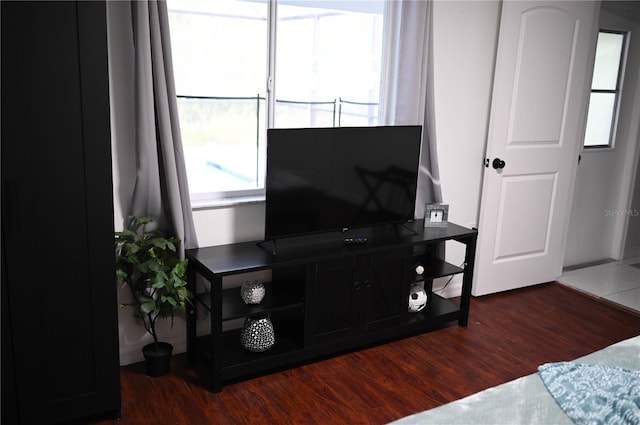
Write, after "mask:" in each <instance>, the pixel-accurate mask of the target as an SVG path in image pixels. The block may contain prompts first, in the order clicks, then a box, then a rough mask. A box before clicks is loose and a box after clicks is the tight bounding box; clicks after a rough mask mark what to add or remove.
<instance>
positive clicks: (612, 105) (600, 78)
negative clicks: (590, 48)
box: [584, 30, 627, 148]
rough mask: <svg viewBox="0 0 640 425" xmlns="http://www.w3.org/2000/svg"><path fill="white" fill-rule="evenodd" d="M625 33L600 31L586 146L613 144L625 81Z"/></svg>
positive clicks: (610, 145)
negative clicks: (622, 87)
mask: <svg viewBox="0 0 640 425" xmlns="http://www.w3.org/2000/svg"><path fill="white" fill-rule="evenodd" d="M626 38H627V37H626V33H625V32H620V31H609V30H600V32H599V33H598V43H597V45H596V59H595V64H594V67H593V80H592V82H591V97H590V99H589V112H588V114H587V128H586V132H585V137H584V147H585V148H609V147H612V146H613V139H614V135H615V128H616V122H617V117H618V103H619V98H620V88H621V84H622V71H623V63H624V54H625V51H626V49H625V44H626Z"/></svg>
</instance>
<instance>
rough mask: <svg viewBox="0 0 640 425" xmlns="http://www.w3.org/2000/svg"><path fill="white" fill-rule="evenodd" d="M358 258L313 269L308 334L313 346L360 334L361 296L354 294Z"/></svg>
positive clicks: (337, 261)
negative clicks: (359, 312)
mask: <svg viewBox="0 0 640 425" xmlns="http://www.w3.org/2000/svg"><path fill="white" fill-rule="evenodd" d="M358 265H359V261H358V259H357V258H347V259H341V260H332V261H325V262H321V263H316V264H315V265H310V266H309V268H310V270H309V282H310V287H309V296H308V300H307V319H308V320H307V324H308V325H307V331H306V332H305V334H306V335H308V336H309V337H310V341H309V342H311V343H314V344H317V343H323V342H328V341H334V340H337V339H340V338H345V337H348V336H351V335H354V334H356V333H357V332H358V316H359V314H358V305H359V300H358V298H357V296H358V295H359V294H358V293H357V292H356V291H355V290H354V282H356V276H357V274H358Z"/></svg>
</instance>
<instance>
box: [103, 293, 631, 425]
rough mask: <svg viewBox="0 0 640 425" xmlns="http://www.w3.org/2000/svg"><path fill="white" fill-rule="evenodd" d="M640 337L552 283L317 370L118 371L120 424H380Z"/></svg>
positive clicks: (608, 311) (180, 367) (491, 299)
mask: <svg viewBox="0 0 640 425" xmlns="http://www.w3.org/2000/svg"><path fill="white" fill-rule="evenodd" d="M639 334H640V316H638V315H636V314H634V313H631V312H629V311H625V310H621V309H618V308H616V307H614V306H611V305H607V304H603V303H601V302H598V301H597V300H595V299H592V298H590V297H588V296H585V295H583V294H580V293H577V292H574V291H572V290H570V289H567V288H564V287H562V286H560V285H558V284H544V285H539V286H535V287H531V288H526V289H521V290H516V291H511V292H507V293H501V294H496V295H489V296H485V297H480V298H474V299H472V302H471V314H470V318H469V325H468V327H466V328H461V327H458V326H451V327H448V328H445V329H441V330H438V331H434V332H431V333H427V334H423V335H419V336H416V337H412V338H407V339H403V340H399V341H396V342H393V343H389V344H385V345H382V346H378V347H374V348H369V349H366V350H363V351H358V352H354V353H350V354H345V355H342V356H339V357H335V358H331V359H327V360H324V361H320V362H316V363H312V364H308V365H304V366H299V367H296V368H292V369H288V370H285V371H281V372H276V373H272V374H269V375H265V376H261V377H258V378H254V379H250V380H247V381H243V382H238V383H232V384H229V385H226V386H225V387H224V388H223V390H222V392H221V393H217V394H212V393H210V392H209V391H208V390H207V388H208V385H209V383H208V379H207V378H206V376H207V374H206V373H205V372H206V370H207V369H206V366H204V365H198V366H196V368H195V369H200V370H202V371H203V374H202V375H199V374H198V372H197V370H194V368H192V367H191V366H190V365H189V363H188V362H187V361H186V356H185V355H177V356H174V359H173V364H172V367H173V371H172V373H171V374H170V375H168V376H165V377H162V378H149V377H147V376H145V374H144V367H143V365H142V364H135V365H129V366H125V367H123V368H121V377H122V418H121V419H120V421H118V422H115V421H112V420H103V421H100V422H94V423H99V424H101V425H103V424H104V425H106V424H116V423H117V424H119V425H143V424H154V425H173V424H189V425H200V424H332V425H334V424H384V423H387V422H389V421H392V420H395V419H398V418H401V417H403V416H406V415H409V414H412V413H416V412H419V411H422V410H425V409H428V408H432V407H436V406H439V405H442V404H444V403H447V402H449V401H453V400H456V399H459V398H461V397H465V396H467V395H470V394H472V393H475V392H477V391H480V390H483V389H485V388H488V387H491V386H494V385H498V384H501V383H503V382H507V381H510V380H512V379H515V378H517V377H520V376H523V375H527V374H531V373H534V372H536V368H537V366H538V365H540V364H542V363H546V362H553V361H563V360H571V359H575V358H577V357H580V356H583V355H585V354H588V353H591V352H593V351H595V350H598V349H601V348H604V347H606V346H607V345H610V344H612V343H615V342H618V341H621V340H623V339H626V338H630V337H632V336H636V335H639Z"/></svg>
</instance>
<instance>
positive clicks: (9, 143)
mask: <svg viewBox="0 0 640 425" xmlns="http://www.w3.org/2000/svg"><path fill="white" fill-rule="evenodd" d="M0 5H1V8H2V9H1V19H2V24H1V25H2V26H1V31H2V34H1V37H2V47H1V54H2V91H1V93H0V95H1V98H2V121H1V134H2V152H1V160H2V169H1V171H2V186H1V188H2V295H1V296H2V423H3V424H7V425H9V424H11V425H13V424H21V425H22V424H55V423H60V422H65V421H70V420H76V419H79V418H85V417H89V416H93V415H105V416H112V417H117V416H118V415H119V413H120V375H119V358H118V356H119V354H118V317H117V314H118V305H117V292H116V290H117V285H116V282H115V271H114V270H115V265H114V264H115V259H114V240H113V231H114V226H113V190H112V171H111V169H112V168H111V141H110V128H109V127H110V124H109V80H108V62H107V26H106V5H105V2H104V1H79V2H71V1H62V2H49V1H43V2H31V1H19V2H11V1H2V2H1V3H0Z"/></svg>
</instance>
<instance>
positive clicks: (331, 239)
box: [186, 220, 477, 392]
mask: <svg viewBox="0 0 640 425" xmlns="http://www.w3.org/2000/svg"><path fill="white" fill-rule="evenodd" d="M405 226H406V227H407V228H408V229H410V230H411V234H410V235H401V234H400V233H404V232H398V231H397V229H396V231H395V232H394V231H380V232H375V231H373V232H371V233H370V235H369V234H368V235H367V237H368V241H367V243H366V244H354V245H345V244H343V239H344V235H339V236H337V235H328V236H327V235H324V236H318V235H316V236H309V237H301V238H291V239H289V238H287V240H286V241H283V243H282V244H280V245H279V246H278V255H275V254H274V253H273V252H270V251H269V250H268V249H265V248H264V247H263V246H262V245H261V244H260V243H256V242H245V243H238V244H231V245H222V246H213V247H207V248H196V249H190V250H187V252H186V256H187V258H188V259H189V267H188V279H187V281H188V289H189V290H190V291H192V292H193V293H195V294H196V301H195V302H194V304H193V306H191V307H190V308H189V310H188V314H187V353H188V356H189V358H190V359H191V360H195V359H196V358H198V357H203V358H204V359H206V360H207V361H208V362H209V364H210V373H211V375H210V378H211V381H210V384H211V391H213V392H218V391H221V390H222V385H223V383H224V382H226V381H230V380H237V379H240V378H246V377H250V376H253V375H256V374H261V373H266V372H268V371H273V370H277V369H280V368H283V367H288V366H292V365H296V364H300V363H304V362H309V361H313V360H316V359H320V358H323V357H326V356H330V355H336V354H339V353H343V352H345V351H350V350H356V349H359V348H362V347H365V346H370V345H372V344H380V343H384V342H386V341H390V340H393V339H398V338H403V337H408V336H412V335H416V334H420V333H423V332H427V331H430V330H434V329H438V328H441V327H443V326H447V325H450V324H452V323H454V322H457V323H458V325H459V326H466V325H467V321H468V316H469V304H470V299H471V285H472V277H473V264H474V257H475V249H476V239H477V231H476V230H470V229H467V228H464V227H461V226H458V225H455V224H453V223H449V224H448V226H447V227H446V228H430V227H427V228H424V227H423V221H422V220H416V221H414V222H412V223H407V224H406V225H405ZM445 241H456V242H458V243H461V244H463V245H465V250H466V251H465V260H464V263H465V265H464V266H463V267H457V266H454V265H452V264H449V263H446V262H445V261H443V260H441V259H439V258H438V257H437V252H439V250H438V249H437V247H438V246H439V244H440V243H442V242H445ZM416 263H420V264H421V265H423V266H424V269H425V272H424V274H423V275H422V276H417V275H416V274H415V273H414V267H415V264H416ZM261 270H270V271H271V275H272V281H271V282H267V283H264V285H265V287H266V295H265V297H264V299H263V300H262V302H261V303H260V304H259V305H256V306H250V305H246V304H245V303H244V302H243V301H242V298H241V296H240V288H237V287H235V288H227V287H225V286H223V280H224V278H225V277H227V276H232V275H242V274H243V273H249V272H256V271H261ZM458 273H462V275H463V278H462V290H461V294H460V297H459V298H456V299H454V300H449V299H445V298H443V297H441V296H439V295H437V294H435V293H433V292H431V291H430V288H431V284H432V282H433V279H436V278H439V277H446V276H451V275H454V274H458ZM419 280H423V281H424V287H425V288H426V290H427V292H428V293H429V297H428V299H429V302H428V304H427V306H426V307H425V308H424V309H423V310H421V311H419V312H416V313H411V312H409V311H408V300H409V290H410V286H411V284H412V283H415V282H416V281H419ZM197 281H198V282H200V283H204V284H205V286H208V288H207V290H206V291H204V290H203V291H202V292H200V293H198V292H197V291H196V288H197V285H196V282H197ZM227 286H228V285H227ZM196 309H205V310H206V311H208V313H209V316H208V317H209V321H210V332H206V331H205V332H204V333H206V334H204V335H202V333H203V332H198V329H197V328H198V320H197V316H198V315H197V314H196ZM264 313H267V314H269V315H270V316H271V320H272V322H273V326H274V330H275V341H276V342H275V344H274V346H273V347H271V348H269V349H268V350H267V351H265V352H262V353H252V352H248V351H246V350H244V349H243V348H242V346H241V345H240V336H239V332H240V331H239V329H237V328H238V327H239V326H240V325H239V324H238V323H237V319H240V324H241V321H242V320H243V319H245V318H247V317H251V316H254V315H258V314H264ZM234 320H236V321H235V322H234ZM223 323H224V324H225V326H224V328H223ZM234 326H235V329H234ZM223 329H224V330H223Z"/></svg>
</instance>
